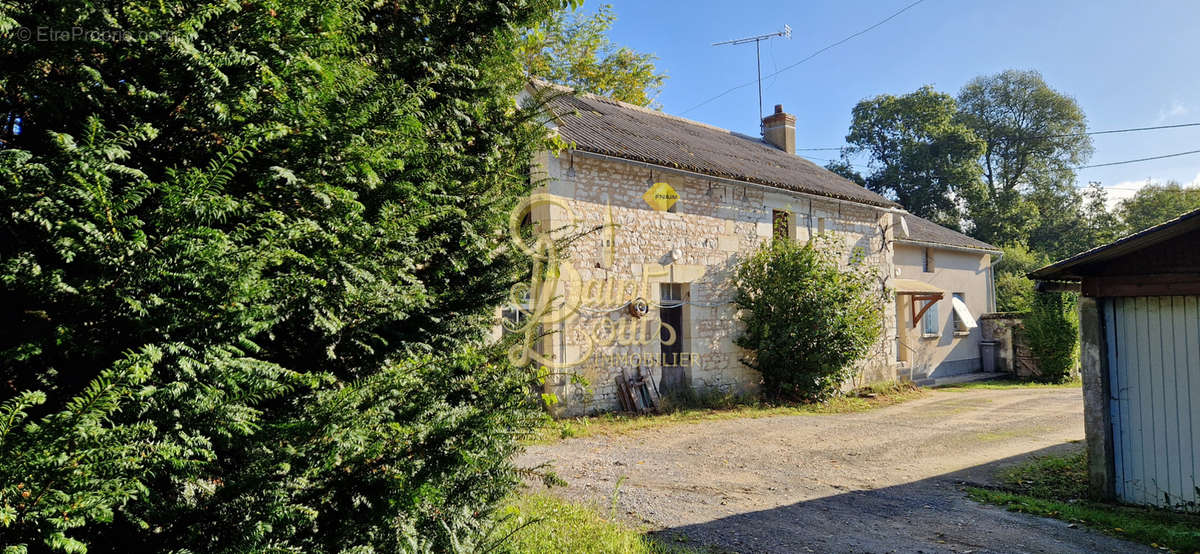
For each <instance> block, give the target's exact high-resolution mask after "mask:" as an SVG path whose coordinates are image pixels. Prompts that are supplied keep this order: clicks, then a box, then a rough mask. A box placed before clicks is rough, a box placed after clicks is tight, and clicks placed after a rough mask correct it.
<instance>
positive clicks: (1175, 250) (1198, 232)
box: [1029, 210, 1200, 511]
mask: <svg viewBox="0 0 1200 554" xmlns="http://www.w3.org/2000/svg"><path fill="white" fill-rule="evenodd" d="M1029 276H1030V277H1031V278H1033V279H1037V280H1038V281H1040V283H1039V287H1041V288H1042V289H1043V290H1047V289H1050V290H1054V289H1058V290H1070V289H1072V288H1076V290H1079V291H1080V302H1079V313H1080V335H1081V336H1080V338H1081V342H1080V347H1081V348H1080V355H1081V362H1082V366H1083V387H1084V402H1085V404H1084V412H1085V414H1084V415H1085V422H1086V428H1087V443H1088V457H1089V474H1090V484H1091V490H1092V492H1093V494H1094V495H1096V496H1097V497H1100V498H1106V499H1115V500H1119V501H1122V502H1127V503H1131V504H1143V505H1152V506H1161V507H1169V508H1175V509H1185V510H1189V511H1200V506H1197V503H1198V502H1200V210H1197V211H1195V212H1191V213H1188V214H1185V215H1183V216H1180V217H1179V218H1177V219H1174V220H1171V221H1168V222H1166V223H1163V224H1161V225H1157V226H1155V227H1151V228H1149V229H1146V230H1144V231H1141V232H1139V233H1136V234H1134V235H1130V236H1128V237H1125V238H1123V239H1121V240H1118V241H1116V242H1114V243H1112V244H1108V245H1105V246H1101V247H1099V248H1095V249H1093V250H1089V251H1087V252H1084V253H1082V254H1079V255H1077V256H1074V257H1071V258H1069V259H1066V260H1063V261H1061V262H1058V263H1055V264H1053V265H1050V266H1047V267H1045V268H1042V269H1039V270H1037V271H1035V272H1033V273H1031V274H1030V275H1029Z"/></svg>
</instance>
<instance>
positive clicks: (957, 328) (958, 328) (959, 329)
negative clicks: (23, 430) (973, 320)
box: [950, 292, 971, 333]
mask: <svg viewBox="0 0 1200 554" xmlns="http://www.w3.org/2000/svg"><path fill="white" fill-rule="evenodd" d="M954 300H957V301H958V302H954V301H953V300H951V303H953V304H954V305H955V306H957V305H958V304H959V303H960V302H963V301H964V300H963V293H961V292H956V293H954ZM950 316H951V318H952V321H954V332H955V333H966V332H968V331H970V330H971V329H970V328H968V327H967V323H966V322H965V321H963V319H962V318H961V317H959V315H958V310H951V312H950Z"/></svg>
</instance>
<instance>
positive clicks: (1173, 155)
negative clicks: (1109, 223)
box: [1071, 150, 1200, 169]
mask: <svg viewBox="0 0 1200 554" xmlns="http://www.w3.org/2000/svg"><path fill="white" fill-rule="evenodd" d="M1190 154H1200V150H1189V151H1187V152H1177V153H1175V154H1163V155H1162V156H1150V157H1149V158H1138V159H1136V160H1122V161H1119V162H1108V163H1103V164H1092V165H1081V166H1079V167H1072V168H1071V169H1090V168H1093V167H1108V166H1110V165H1124V164H1131V163H1137V162H1148V161H1151V160H1161V159H1164V158H1174V157H1177V156H1187V155H1190Z"/></svg>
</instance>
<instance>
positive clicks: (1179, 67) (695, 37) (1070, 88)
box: [584, 0, 1200, 198]
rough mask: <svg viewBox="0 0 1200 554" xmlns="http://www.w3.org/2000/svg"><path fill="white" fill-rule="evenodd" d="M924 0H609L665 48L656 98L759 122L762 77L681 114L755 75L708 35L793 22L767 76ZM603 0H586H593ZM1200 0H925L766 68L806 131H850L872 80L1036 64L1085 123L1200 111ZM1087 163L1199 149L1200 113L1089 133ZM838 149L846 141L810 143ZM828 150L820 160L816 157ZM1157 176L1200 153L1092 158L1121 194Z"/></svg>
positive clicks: (639, 39) (950, 81) (772, 51)
mask: <svg viewBox="0 0 1200 554" xmlns="http://www.w3.org/2000/svg"><path fill="white" fill-rule="evenodd" d="M912 2H913V0H844V1H832V0H830V1H824V0H823V1H812V2H802V1H795V0H793V1H781V2H754V1H729V0H723V1H719V0H692V1H687V2H667V1H629V0H610V3H611V4H612V5H613V8H614V10H615V12H616V15H617V18H618V19H617V22H616V24H615V25H614V27H613V29H612V33H611V37H612V39H613V40H614V41H615V42H616V43H618V44H621V45H625V46H629V47H631V48H633V49H635V50H638V51H641V52H651V53H654V54H655V55H657V56H658V58H659V59H658V62H657V63H658V67H659V68H660V69H662V70H665V71H666V73H667V74H668V75H669V78H668V79H667V83H666V86H665V87H664V88H663V91H662V94H661V95H660V96H659V97H658V101H659V102H660V103H661V104H662V107H663V110H664V111H666V112H667V113H671V114H676V115H683V116H684V117H687V118H689V119H694V120H697V121H702V122H705V123H709V124H712V125H717V126H719V127H725V128H728V129H733V130H735V131H739V132H743V133H746V134H751V135H756V134H757V133H758V120H757V115H756V114H757V111H758V99H757V91H756V90H757V89H756V87H755V86H754V85H751V86H747V87H744V88H742V89H739V90H737V91H735V92H733V93H731V94H728V95H726V96H724V97H722V98H720V99H718V100H715V101H713V102H711V103H708V104H706V105H703V106H700V107H697V108H695V109H691V110H690V111H687V112H686V113H682V112H684V111H685V110H688V109H689V108H692V107H693V106H695V105H697V104H699V103H700V102H702V101H704V100H706V99H708V98H710V97H712V96H714V95H716V94H718V93H720V92H723V91H725V90H726V89H728V88H730V87H733V86H736V85H739V84H742V83H746V82H750V81H753V80H754V78H755V67H754V46H753V44H749V45H742V46H718V47H714V46H710V44H711V43H713V42H717V41H721V40H727V39H732V38H739V37H743V36H748V35H756V34H762V33H767V32H771V31H775V30H780V29H782V28H783V25H784V24H785V23H786V24H788V25H791V27H792V38H791V39H774V40H771V41H769V42H764V43H763V49H762V64H763V74H764V75H766V74H769V73H771V72H773V71H774V70H775V69H776V68H779V67H784V66H786V65H790V64H792V63H794V62H796V61H798V60H800V59H802V58H804V57H806V56H808V55H809V54H811V53H812V52H814V51H816V50H818V49H820V48H822V47H824V46H827V45H829V44H831V43H834V42H837V41H839V40H841V39H843V38H845V37H847V36H849V35H851V34H853V33H856V32H858V31H860V30H862V29H864V28H866V27H868V26H870V25H872V24H874V23H876V22H878V21H879V20H881V19H884V18H885V17H887V16H889V15H891V14H892V13H894V12H896V11H897V10H899V9H901V8H903V7H904V6H906V5H908V4H911V3H912ZM598 5H600V3H598V2H594V1H591V0H589V2H588V3H587V4H585V7H584V9H585V10H588V9H595V8H596V7H597V6H598ZM1198 31H1200V2H1198V1H1194V0H1176V1H1166V0H1160V1H1148V2H1133V1H1126V2H1117V1H1096V0H1092V1H1083V0H1043V1H1033V0H1008V1H1004V2H983V1H965V0H924V2H922V3H921V4H919V5H917V6H915V7H913V8H912V9H910V10H908V11H906V12H904V13H903V14H901V15H900V16H898V17H896V18H895V19H892V20H891V21H889V22H887V23H885V24H883V25H882V26H880V27H878V28H876V29H874V30H872V31H870V32H868V33H866V34H864V35H862V36H860V37H858V38H855V39H853V40H851V41H849V42H847V43H845V44H843V45H841V46H838V47H835V48H833V49H831V50H829V51H827V52H825V53H823V54H821V55H819V56H817V57H816V58H814V59H812V60H810V61H808V62H806V63H803V64H801V65H799V66H797V67H795V68H793V69H790V70H788V71H785V72H783V73H782V74H780V75H778V76H777V77H774V78H771V79H769V80H764V82H763V105H764V110H765V111H766V112H768V113H769V112H770V111H771V110H772V107H773V106H774V105H775V104H783V105H784V109H785V111H787V112H789V113H792V114H794V115H795V116H796V117H797V129H796V145H797V147H798V148H805V147H831V146H841V145H844V144H845V141H844V137H845V135H846V131H847V128H848V127H849V124H850V110H851V108H853V106H854V104H855V103H857V102H858V101H859V100H861V99H863V98H867V97H871V96H874V95H877V94H883V93H890V94H902V93H906V92H911V91H913V90H916V89H917V88H919V87H920V86H922V85H926V84H930V85H933V86H934V87H935V88H937V89H938V90H941V91H945V92H949V93H951V94H957V93H958V91H959V89H960V88H961V87H962V85H963V84H964V83H966V82H967V81H968V80H970V79H971V78H973V77H975V76H978V75H984V74H992V73H996V72H999V71H1002V70H1004V69H1008V68H1017V69H1036V70H1038V71H1040V72H1041V73H1042V75H1043V77H1044V78H1045V80H1046V82H1047V83H1048V84H1049V85H1050V86H1051V87H1053V88H1055V89H1056V90H1059V91H1060V92H1064V93H1066V94H1069V95H1071V96H1073V97H1074V98H1075V99H1076V100H1077V101H1078V102H1079V104H1080V106H1081V107H1082V108H1083V110H1084V112H1085V113H1086V114H1087V116H1088V126H1089V129H1090V130H1106V129H1118V128H1128V127H1144V126H1153V125H1169V124H1177V123H1192V122H1200V39H1198V38H1197V36H1198ZM1094 144H1095V147H1096V152H1095V154H1094V155H1093V156H1092V159H1091V161H1090V162H1089V163H1091V164H1097V163H1106V162H1112V161H1121V160H1128V159H1134V158H1144V157H1149V156H1156V155H1162V154H1171V153H1176V152H1184V151H1188V150H1200V127H1191V128H1183V129H1174V130H1164V131H1149V132H1140V133H1124V134H1116V135H1101V136H1097V137H1094ZM801 153H802V154H806V155H811V156H813V157H815V158H834V157H836V155H837V153H836V152H801ZM816 161H817V162H818V163H822V164H823V163H824V161H822V160H816ZM1147 179H1152V180H1155V181H1166V180H1168V179H1174V180H1177V181H1180V182H1183V183H1193V184H1195V185H1196V186H1200V154H1195V155H1191V156H1182V157H1177V158H1170V159H1164V160H1156V161H1149V162H1142V163H1136V164H1127V165H1119V166H1113V167H1104V168H1095V169H1084V170H1080V171H1079V184H1080V185H1086V184H1087V183H1088V182H1089V181H1100V182H1102V183H1103V184H1104V186H1105V187H1108V188H1109V189H1110V197H1112V198H1121V197H1125V196H1128V195H1130V194H1132V191H1133V190H1135V189H1136V188H1137V187H1138V186H1140V185H1141V184H1143V183H1144V182H1145V181H1146V180H1147Z"/></svg>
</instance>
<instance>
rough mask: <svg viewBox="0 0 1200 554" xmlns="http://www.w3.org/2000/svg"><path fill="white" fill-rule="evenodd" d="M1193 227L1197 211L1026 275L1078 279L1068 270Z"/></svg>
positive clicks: (1198, 223) (1198, 221)
mask: <svg viewBox="0 0 1200 554" xmlns="http://www.w3.org/2000/svg"><path fill="white" fill-rule="evenodd" d="M1195 229H1200V210H1195V211H1191V212H1188V213H1186V214H1183V215H1181V216H1179V217H1177V218H1175V219H1172V220H1170V221H1165V222H1163V223H1160V224H1158V225H1155V226H1153V227H1149V228H1146V229H1143V230H1141V231H1138V232H1136V233H1133V234H1132V235H1128V236H1126V237H1122V238H1120V239H1117V240H1115V241H1113V242H1110V243H1108V244H1105V245H1102V246H1097V247H1095V248H1092V249H1091V250H1085V251H1083V252H1080V253H1079V254H1076V255H1074V256H1071V257H1070V258H1067V259H1065V260H1059V261H1057V262H1054V263H1052V264H1050V265H1048V266H1046V267H1043V268H1040V269H1037V270H1034V271H1031V272H1029V273H1028V274H1026V277H1029V278H1030V279H1034V280H1036V281H1079V280H1081V279H1082V278H1083V277H1082V276H1081V275H1080V274H1078V273H1072V272H1071V271H1070V270H1071V269H1074V268H1076V267H1079V266H1081V265H1084V264H1089V263H1095V262H1101V261H1104V260H1109V259H1112V258H1117V257H1120V256H1123V255H1125V254H1129V253H1132V252H1136V251H1138V250H1141V249H1142V248H1145V247H1147V246H1149V245H1151V244H1154V243H1157V242H1160V241H1164V240H1168V239H1172V238H1175V237H1177V236H1179V235H1182V234H1184V233H1187V232H1189V231H1192V230H1195Z"/></svg>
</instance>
